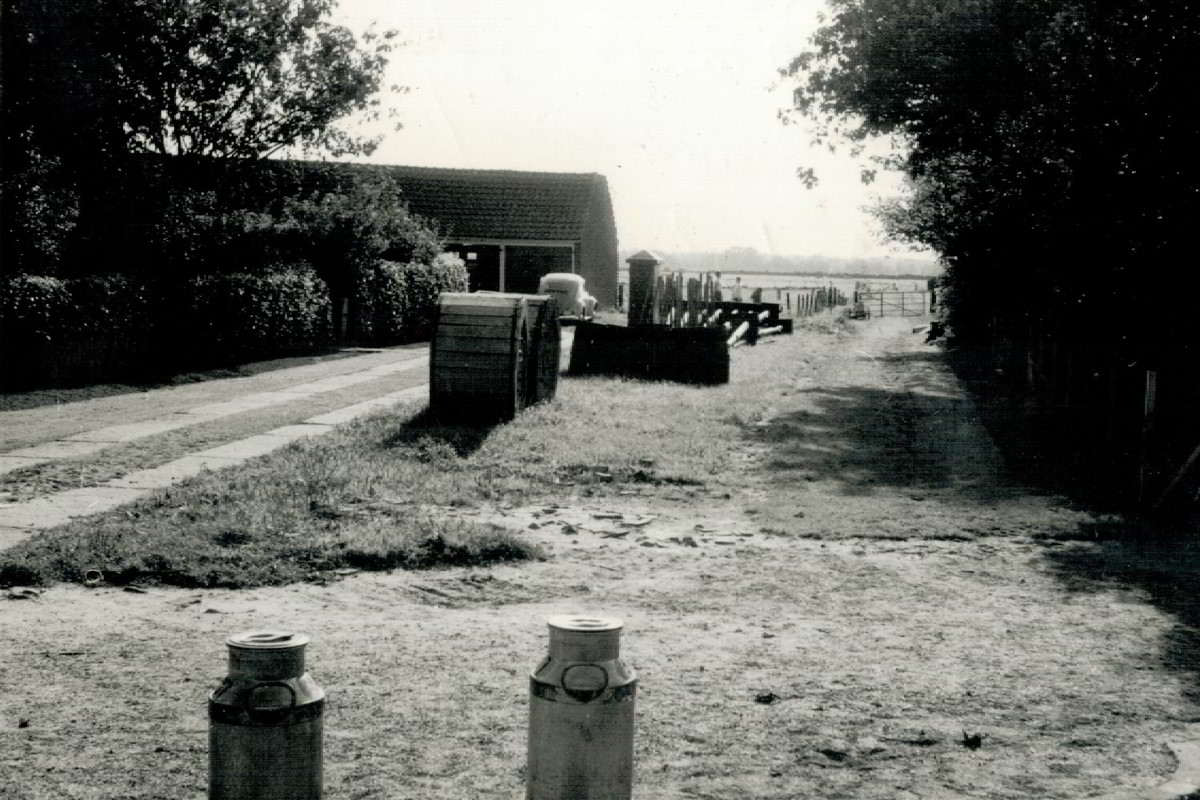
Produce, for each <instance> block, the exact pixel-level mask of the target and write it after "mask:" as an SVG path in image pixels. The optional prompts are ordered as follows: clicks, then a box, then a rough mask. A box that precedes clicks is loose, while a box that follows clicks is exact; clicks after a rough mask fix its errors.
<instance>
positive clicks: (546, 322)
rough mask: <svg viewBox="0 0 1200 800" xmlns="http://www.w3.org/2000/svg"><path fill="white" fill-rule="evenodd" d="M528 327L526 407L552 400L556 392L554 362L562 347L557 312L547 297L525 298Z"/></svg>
mask: <svg viewBox="0 0 1200 800" xmlns="http://www.w3.org/2000/svg"><path fill="white" fill-rule="evenodd" d="M525 302H526V305H527V307H528V309H529V311H528V315H529V320H530V322H531V324H530V326H529V335H530V341H529V348H528V349H527V351H526V352H527V353H528V354H529V357H528V367H529V370H528V381H529V383H528V385H527V388H526V391H525V399H526V403H527V404H528V405H533V404H534V403H541V402H543V401H545V400H551V399H553V398H554V393H555V392H556V391H557V390H558V362H559V357H560V354H561V347H562V328H561V326H560V325H559V314H560V312H561V309H560V308H559V307H558V303H557V302H556V301H555V299H554V298H553V297H551V296H550V295H544V294H540V295H527V296H526V297H525Z"/></svg>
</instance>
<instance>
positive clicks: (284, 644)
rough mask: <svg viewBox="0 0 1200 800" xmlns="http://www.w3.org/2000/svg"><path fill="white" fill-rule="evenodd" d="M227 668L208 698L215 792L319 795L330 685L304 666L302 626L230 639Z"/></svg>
mask: <svg viewBox="0 0 1200 800" xmlns="http://www.w3.org/2000/svg"><path fill="white" fill-rule="evenodd" d="M225 644H226V645H228V647H229V675H228V676H227V677H226V678H225V680H224V681H222V682H221V685H220V686H219V687H218V688H217V689H216V690H215V691H213V692H212V694H210V695H209V698H208V719H209V728H208V796H209V798H210V800H284V799H285V798H286V800H318V799H319V798H320V797H321V783H322V782H321V756H322V753H321V714H322V713H323V711H324V708H325V692H324V690H323V689H321V687H320V686H318V685H317V682H316V681H314V680H313V679H312V678H311V677H309V675H308V673H307V672H305V671H304V647H305V645H307V644H308V637H307V636H304V635H303V634H295V633H282V632H277V631H247V632H245V633H239V634H235V635H234V636H230V637H229V638H228V639H226V640H225Z"/></svg>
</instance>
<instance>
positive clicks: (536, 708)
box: [525, 616, 637, 800]
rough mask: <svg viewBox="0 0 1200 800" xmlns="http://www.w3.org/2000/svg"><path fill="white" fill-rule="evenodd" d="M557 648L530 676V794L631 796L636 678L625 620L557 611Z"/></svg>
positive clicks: (544, 797)
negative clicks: (627, 652)
mask: <svg viewBox="0 0 1200 800" xmlns="http://www.w3.org/2000/svg"><path fill="white" fill-rule="evenodd" d="M548 622H549V624H550V655H549V656H547V657H546V659H545V660H544V661H542V663H541V664H540V665H539V666H538V668H537V669H536V670H534V672H533V674H532V675H531V676H530V679H529V760H528V763H527V766H526V792H525V796H526V798H527V800H629V797H630V795H631V793H632V791H633V709H634V699H635V694H636V692H637V678H636V676H635V675H634V673H633V670H632V669H630V668H629V667H628V666H626V665H625V664H624V663H623V662H622V661H621V659H620V650H621V621H620V620H617V619H611V618H603V617H575V616H556V617H551V618H550V619H549V620H548Z"/></svg>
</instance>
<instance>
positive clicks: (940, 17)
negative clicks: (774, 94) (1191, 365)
mask: <svg viewBox="0 0 1200 800" xmlns="http://www.w3.org/2000/svg"><path fill="white" fill-rule="evenodd" d="M829 10H830V13H829V15H828V16H827V17H826V18H825V19H824V20H823V24H822V26H821V27H820V28H819V30H818V31H817V33H816V34H815V35H814V36H813V37H812V39H811V40H810V42H809V46H808V47H807V48H806V49H805V50H804V51H803V52H801V53H800V54H799V55H798V56H797V57H796V58H795V59H793V60H792V61H791V62H790V63H789V64H788V65H786V66H785V67H784V68H783V69H782V73H783V74H784V75H785V76H787V77H790V78H792V79H794V80H795V91H794V104H793V108H792V109H791V110H790V111H789V112H787V113H786V114H785V117H786V118H789V119H792V120H795V121H802V122H803V123H804V124H806V125H808V126H809V127H810V128H811V130H812V131H813V133H814V139H815V140H817V141H820V142H822V143H825V144H839V143H840V144H841V145H843V146H848V147H849V149H850V151H851V153H852V154H854V155H856V156H864V154H865V152H866V151H865V150H864V149H863V145H864V144H866V143H867V142H868V141H870V140H873V139H877V140H885V141H890V142H891V143H892V144H893V147H892V149H891V151H890V153H889V154H888V155H886V156H882V157H876V158H875V159H874V161H873V163H870V162H869V163H866V164H864V174H865V175H866V176H868V177H869V176H870V175H871V174H872V171H873V170H875V169H879V168H895V169H900V170H902V171H903V173H904V174H905V175H906V177H907V178H908V181H909V183H910V187H911V191H910V192H909V193H908V194H907V195H906V196H905V197H902V198H898V199H894V200H891V201H887V202H885V203H884V204H882V206H881V207H880V208H879V209H878V211H879V213H880V216H881V218H882V219H883V221H884V223H885V225H886V227H887V228H888V230H889V231H890V232H891V233H892V234H894V235H895V236H897V237H899V238H901V239H905V240H908V241H910V242H913V243H916V244H921V245H926V246H930V247H933V248H935V249H936V250H937V251H938V252H939V253H940V254H941V256H942V258H943V260H944V262H945V263H946V265H947V272H948V279H949V281H950V283H951V285H952V289H953V291H952V293H951V297H952V298H954V299H955V301H956V304H955V306H954V307H952V312H954V313H953V318H954V322H955V324H956V327H957V330H958V332H959V333H963V334H979V333H980V332H981V330H980V329H981V326H982V325H983V324H984V323H985V322H986V321H987V319H988V318H989V316H990V315H992V314H994V313H996V312H997V311H998V310H1009V309H1011V308H1013V307H1014V306H1016V307H1020V308H1022V309H1027V310H1028V313H1029V314H1033V315H1041V316H1055V315H1058V316H1061V315H1071V316H1072V317H1074V318H1077V319H1078V320H1079V321H1080V324H1081V325H1082V324H1085V322H1086V321H1087V320H1091V322H1086V324H1088V326H1089V327H1090V329H1091V330H1090V333H1089V335H1096V336H1103V337H1105V338H1106V339H1115V340H1116V341H1114V342H1113V346H1114V347H1115V348H1118V349H1120V350H1121V351H1123V352H1125V353H1127V354H1128V355H1129V357H1130V358H1147V357H1149V356H1148V354H1149V352H1150V351H1152V350H1153V349H1154V348H1155V347H1157V346H1158V343H1159V342H1161V341H1162V340H1163V339H1164V338H1170V337H1176V338H1178V337H1179V336H1184V337H1191V338H1192V339H1195V338H1196V330H1195V325H1194V324H1192V323H1191V322H1184V321H1182V320H1180V319H1179V318H1178V317H1174V318H1168V316H1167V315H1163V314H1162V313H1161V292H1160V289H1159V286H1161V285H1163V284H1165V283H1168V282H1169V283H1171V284H1174V285H1176V286H1180V287H1189V288H1192V289H1194V288H1200V286H1198V285H1197V279H1196V277H1195V275H1194V273H1193V272H1192V271H1181V270H1179V269H1178V265H1179V264H1180V263H1182V260H1183V259H1186V258H1190V257H1191V254H1190V249H1191V245H1190V239H1191V237H1190V235H1189V234H1190V229H1191V227H1192V224H1193V223H1192V220H1194V219H1195V218H1196V216H1197V212H1200V171H1198V170H1197V169H1196V168H1195V167H1194V158H1193V157H1192V152H1193V150H1194V147H1195V142H1196V141H1197V139H1198V137H1200V125H1198V123H1197V122H1196V115H1195V114H1193V113H1192V112H1191V109H1190V108H1189V103H1188V102H1187V100H1188V98H1189V97H1190V96H1191V95H1192V94H1193V93H1194V92H1193V90H1192V88H1191V86H1190V83H1191V81H1192V77H1191V76H1194V75H1195V74H1196V73H1197V67H1198V66H1200V64H1198V63H1197V61H1198V59H1200V8H1197V7H1196V6H1194V4H1190V3H1187V2H1184V1H1183V0H1169V1H1168V2H1151V1H1150V0H1114V2H1111V3H1103V4H1097V3H1093V2H1089V0H830V2H829ZM800 177H801V179H803V180H805V181H806V182H807V183H810V184H811V183H814V182H815V181H816V180H817V179H818V177H819V176H816V175H815V174H814V173H813V172H812V171H811V169H809V168H801V170H800ZM1114 315H1120V316H1123V317H1125V318H1127V319H1129V320H1130V323H1129V324H1128V325H1126V326H1113V325H1111V324H1108V323H1105V322H1098V321H1100V320H1111V319H1113V318H1114Z"/></svg>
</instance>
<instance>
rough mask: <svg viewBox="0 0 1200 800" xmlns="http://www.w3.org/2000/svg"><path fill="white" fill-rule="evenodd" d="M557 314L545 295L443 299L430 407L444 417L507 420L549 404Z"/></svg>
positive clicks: (448, 296) (555, 367)
mask: <svg viewBox="0 0 1200 800" xmlns="http://www.w3.org/2000/svg"><path fill="white" fill-rule="evenodd" d="M559 335H560V333H559V323H558V311H557V307H556V306H555V304H554V302H553V301H552V300H551V298H550V297H549V296H548V295H521V294H500V293H492V292H478V293H474V294H464V293H446V294H442V295H441V297H440V298H439V303H438V324H437V330H436V332H435V334H434V338H433V342H432V343H431V346H430V354H429V405H430V408H431V409H432V410H433V411H434V413H436V414H439V415H442V416H451V417H456V418H463V419H470V420H473V421H481V422H484V421H503V420H509V419H512V418H513V417H514V416H516V414H517V413H518V412H519V411H521V409H523V408H525V407H526V406H528V405H530V404H532V403H536V402H540V401H542V400H548V399H550V398H551V397H553V396H554V392H555V389H556V387H557V381H558V357H559V347H560V343H559Z"/></svg>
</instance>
